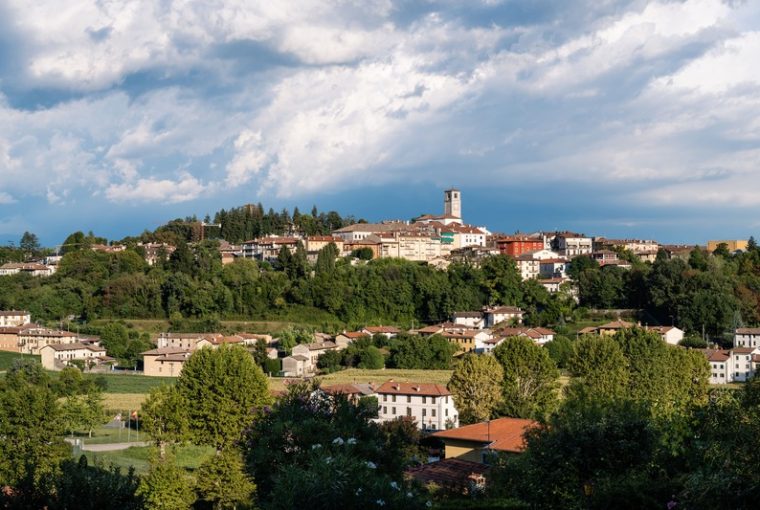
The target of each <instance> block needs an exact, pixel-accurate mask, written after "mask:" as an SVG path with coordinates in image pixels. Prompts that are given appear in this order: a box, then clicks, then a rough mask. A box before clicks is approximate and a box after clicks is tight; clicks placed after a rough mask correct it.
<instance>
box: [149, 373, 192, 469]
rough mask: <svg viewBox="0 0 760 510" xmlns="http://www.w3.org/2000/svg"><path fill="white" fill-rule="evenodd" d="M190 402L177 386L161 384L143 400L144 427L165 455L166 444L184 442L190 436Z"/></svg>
mask: <svg viewBox="0 0 760 510" xmlns="http://www.w3.org/2000/svg"><path fill="white" fill-rule="evenodd" d="M187 409H188V402H187V400H185V398H184V396H183V394H182V393H180V391H179V389H178V388H177V386H159V387H157V388H153V389H152V390H151V391H150V395H149V396H148V398H147V399H146V400H145V402H143V404H142V407H141V410H142V427H143V430H144V431H145V432H146V433H147V434H148V435H149V436H151V437H152V438H153V440H154V441H155V442H156V445H157V446H158V447H159V451H160V455H161V456H162V457H163V455H164V453H165V445H166V444H177V443H182V442H184V441H186V440H188V439H189V437H190V421H189V419H188V414H187Z"/></svg>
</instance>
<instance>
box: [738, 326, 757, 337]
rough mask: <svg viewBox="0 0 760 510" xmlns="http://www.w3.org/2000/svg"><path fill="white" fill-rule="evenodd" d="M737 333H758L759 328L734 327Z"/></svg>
mask: <svg viewBox="0 0 760 510" xmlns="http://www.w3.org/2000/svg"><path fill="white" fill-rule="evenodd" d="M736 334H737V335H760V328H736Z"/></svg>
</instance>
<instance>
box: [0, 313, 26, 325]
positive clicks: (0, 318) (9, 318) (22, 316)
mask: <svg viewBox="0 0 760 510" xmlns="http://www.w3.org/2000/svg"><path fill="white" fill-rule="evenodd" d="M30 322H32V315H31V314H30V313H29V312H22V311H18V310H2V311H0V328H7V327H16V326H23V325H24V324H29V323H30Z"/></svg>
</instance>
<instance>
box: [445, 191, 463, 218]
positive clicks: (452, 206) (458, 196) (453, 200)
mask: <svg viewBox="0 0 760 510" xmlns="http://www.w3.org/2000/svg"><path fill="white" fill-rule="evenodd" d="M443 214H444V215H446V216H453V217H455V218H459V219H462V193H461V192H460V191H459V190H458V189H456V188H451V189H447V190H446V191H444V192H443Z"/></svg>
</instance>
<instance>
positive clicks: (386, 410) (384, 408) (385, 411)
mask: <svg viewBox="0 0 760 510" xmlns="http://www.w3.org/2000/svg"><path fill="white" fill-rule="evenodd" d="M383 414H388V408H387V407H386V406H383Z"/></svg>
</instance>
